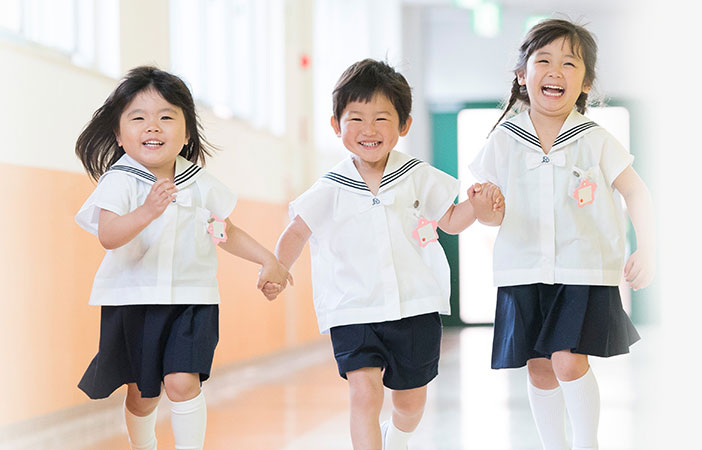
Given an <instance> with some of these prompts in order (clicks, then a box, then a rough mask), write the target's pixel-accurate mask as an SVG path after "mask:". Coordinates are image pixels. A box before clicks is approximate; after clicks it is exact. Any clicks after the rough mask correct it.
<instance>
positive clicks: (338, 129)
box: [331, 116, 341, 137]
mask: <svg viewBox="0 0 702 450" xmlns="http://www.w3.org/2000/svg"><path fill="white" fill-rule="evenodd" d="M331 126H332V128H333V129H334V133H336V136H337V137H341V127H340V126H339V121H338V120H336V117H334V116H331Z"/></svg>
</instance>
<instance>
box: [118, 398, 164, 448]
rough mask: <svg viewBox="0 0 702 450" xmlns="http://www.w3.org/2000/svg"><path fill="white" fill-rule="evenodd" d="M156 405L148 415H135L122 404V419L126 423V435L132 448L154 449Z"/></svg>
mask: <svg viewBox="0 0 702 450" xmlns="http://www.w3.org/2000/svg"><path fill="white" fill-rule="evenodd" d="M157 411H158V407H156V409H154V410H153V412H151V414H149V415H148V416H144V417H140V416H135V415H134V414H132V413H131V411H129V410H128V409H127V404H126V403H125V405H124V421H125V423H126V424H127V435H128V437H129V445H130V447H131V448H132V450H156V444H157V442H156V412H157Z"/></svg>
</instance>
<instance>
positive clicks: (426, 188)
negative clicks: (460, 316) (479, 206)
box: [290, 151, 459, 389]
mask: <svg viewBox="0 0 702 450" xmlns="http://www.w3.org/2000/svg"><path fill="white" fill-rule="evenodd" d="M458 189H459V184H458V181H457V180H456V179H454V178H453V177H451V176H449V175H447V174H445V173H443V172H441V171H439V170H437V169H435V168H433V167H432V166H430V165H429V164H427V163H424V162H422V161H420V160H418V159H414V158H411V157H410V156H408V155H406V154H403V153H400V152H397V151H392V152H391V153H390V154H389V156H388V162H387V165H386V168H385V171H384V175H383V177H382V180H381V183H380V188H379V190H378V193H377V194H376V195H374V194H372V193H371V192H370V190H369V189H368V187H367V185H366V183H365V182H364V181H363V179H362V178H361V176H360V175H359V173H358V171H357V170H356V167H355V166H354V163H353V161H352V159H351V158H347V159H345V160H344V161H342V162H340V163H339V164H338V165H337V166H335V167H334V168H333V169H332V170H331V171H329V172H328V173H326V174H325V175H324V176H322V178H320V179H319V180H318V181H317V182H316V183H315V184H314V185H313V186H312V187H311V188H310V189H309V190H307V191H306V192H305V193H303V194H302V195H301V196H300V197H298V198H297V199H296V200H294V201H293V202H292V203H291V204H290V216H291V218H294V217H295V216H300V218H302V219H303V220H304V221H305V223H306V224H307V226H308V227H309V228H310V230H311V231H312V235H311V237H310V250H311V256H312V283H313V291H314V306H315V311H316V314H317V321H318V325H319V329H320V332H322V333H327V332H329V331H330V329H331V333H332V341H333V343H334V345H335V354H336V357H337V362H338V363H339V371H340V374H341V375H342V376H345V373H346V372H347V371H349V370H354V369H356V368H360V367H355V366H356V365H358V364H360V365H361V367H376V366H377V367H384V368H385V369H386V376H387V377H386V378H385V379H384V381H385V383H386V385H387V386H388V387H391V388H394V389H399V388H403V389H406V388H408V387H407V386H412V387H416V386H414V384H416V383H423V384H426V382H428V380H426V378H429V379H431V378H433V376H435V375H436V373H435V372H436V369H435V368H433V369H431V368H430V369H427V370H428V371H427V372H426V374H425V375H424V376H420V377H419V378H422V379H420V380H414V381H412V380H400V378H402V376H400V375H399V374H401V373H402V372H403V371H404V369H405V368H403V367H395V368H393V367H391V363H392V361H388V359H393V360H397V359H401V358H404V359H405V362H406V363H407V365H415V366H416V365H422V366H426V365H427V363H428V364H429V366H434V365H435V364H434V363H435V362H436V361H438V348H439V342H440V333H441V331H440V330H441V323H440V320H439V317H438V314H437V313H440V314H449V313H450V306H449V295H450V269H449V266H448V262H447V260H446V256H445V254H444V251H443V249H442V248H441V245H440V244H439V242H438V241H437V240H436V239H437V238H438V236H437V235H436V233H435V224H436V222H437V221H438V220H439V219H441V217H442V216H443V215H444V213H446V211H447V210H448V209H449V207H450V206H451V205H452V204H453V201H454V199H455V198H456V196H457V194H458ZM407 318H414V319H413V320H411V321H408V320H404V319H407ZM415 322H416V323H415ZM420 322H421V324H420ZM412 323H415V325H412ZM356 325H368V327H355V328H354V326H356ZM345 326H350V328H342V327H345ZM354 329H355V330H356V331H353V332H350V333H349V332H348V331H349V330H354ZM404 329H408V330H410V331H409V334H405V335H404V336H406V337H407V338H408V339H410V341H409V343H408V342H407V339H404V342H405V343H406V344H407V347H408V348H406V349H399V348H397V347H395V346H394V344H388V342H387V340H386V341H384V340H383V335H386V336H388V339H389V340H392V341H396V342H398V343H399V342H402V341H403V339H402V338H401V337H399V336H401V335H402V334H401V333H402V331H401V330H404ZM412 329H414V330H415V333H414V334H413V333H412V331H411V330H412ZM423 332H427V333H429V334H430V335H431V336H424V335H422V333H423ZM398 333H400V335H398ZM391 335H393V336H398V337H397V338H392V339H390V337H389V336H391ZM413 340H414V341H417V342H420V341H422V340H429V342H431V343H432V344H430V345H431V346H432V348H431V349H430V351H424V350H422V347H421V346H419V345H417V346H415V350H414V353H415V354H414V355H413V354H412V352H413V350H412V345H411V342H412V341H413ZM342 341H343V342H342ZM363 342H366V343H367V344H368V346H369V347H371V348H370V350H369V349H365V350H364V349H363V348H361V347H362V346H363ZM376 344H377V345H376ZM386 344H387V345H391V347H392V348H390V349H387V348H382V349H380V348H379V346H384V345H386ZM425 350H426V349H425ZM364 352H365V353H370V356H369V355H368V354H367V355H366V356H367V357H365V359H364V357H363V356H361V357H360V360H358V361H356V362H354V363H351V364H344V362H343V359H344V358H346V357H348V358H351V359H355V358H356V357H357V356H358V355H359V354H363V353H364ZM403 352H404V353H403ZM426 358H428V359H429V361H428V362H427V361H424V360H423V359H426ZM414 360H418V361H414ZM364 364H366V365H364ZM388 369H389V370H388ZM388 372H396V373H398V375H397V377H398V378H397V379H393V376H392V373H390V374H389V373H388ZM423 384H419V385H423Z"/></svg>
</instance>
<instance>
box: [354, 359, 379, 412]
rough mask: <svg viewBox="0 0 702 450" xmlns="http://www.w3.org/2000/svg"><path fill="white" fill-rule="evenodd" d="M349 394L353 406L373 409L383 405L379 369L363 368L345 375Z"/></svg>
mask: <svg viewBox="0 0 702 450" xmlns="http://www.w3.org/2000/svg"><path fill="white" fill-rule="evenodd" d="M346 377H347V379H348V381H349V393H350V396H351V402H352V403H353V404H354V406H357V407H364V408H373V407H380V406H382V403H383V382H382V379H381V375H380V369H379V368H375V367H369V368H363V369H359V370H354V371H351V372H347V373H346Z"/></svg>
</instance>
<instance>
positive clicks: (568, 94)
mask: <svg viewBox="0 0 702 450" xmlns="http://www.w3.org/2000/svg"><path fill="white" fill-rule="evenodd" d="M517 80H518V81H519V84H521V85H522V86H526V88H527V93H528V95H529V103H530V111H531V114H532V115H533V114H535V113H536V114H540V115H544V116H549V117H557V118H559V119H563V120H565V118H566V117H568V114H570V112H571V111H572V110H573V107H574V106H575V102H576V101H577V100H578V97H579V96H580V94H581V93H583V92H589V91H590V86H589V85H585V63H584V62H583V60H582V58H581V57H580V56H579V55H578V54H577V52H574V51H573V49H572V48H571V43H570V41H567V40H565V39H564V38H560V39H556V40H555V41H553V42H551V43H550V44H547V45H545V46H543V47H541V48H540V49H538V50H536V51H535V52H534V53H532V54H531V55H530V56H529V59H528V60H527V64H526V67H525V68H524V70H523V71H518V72H517Z"/></svg>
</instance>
